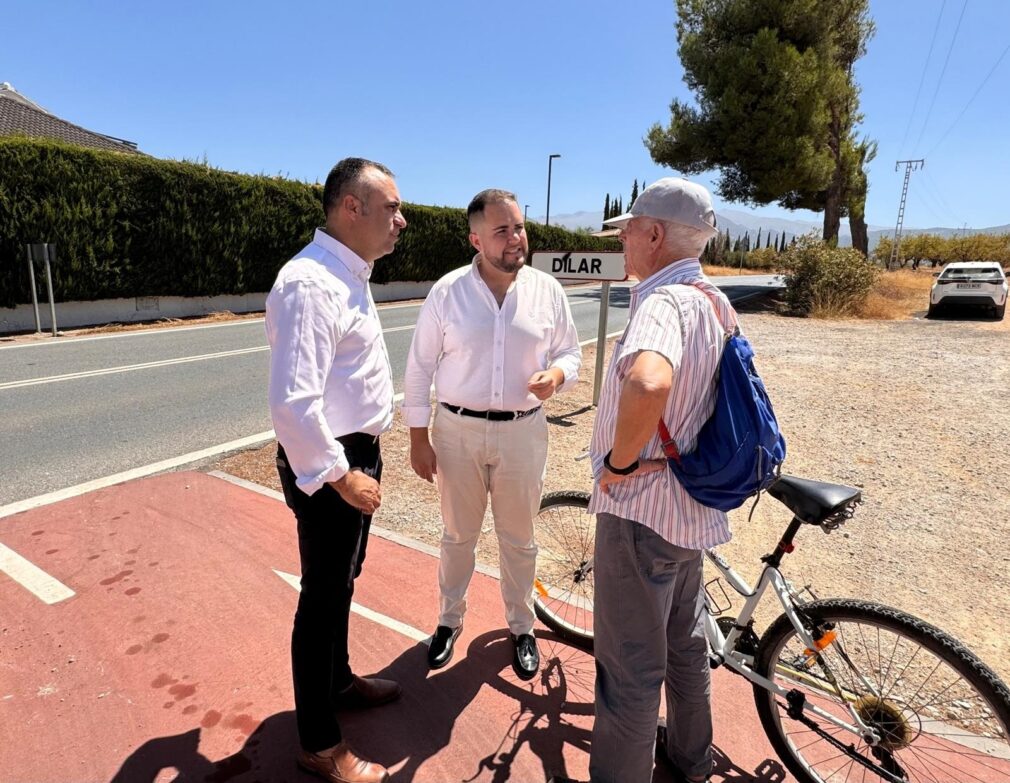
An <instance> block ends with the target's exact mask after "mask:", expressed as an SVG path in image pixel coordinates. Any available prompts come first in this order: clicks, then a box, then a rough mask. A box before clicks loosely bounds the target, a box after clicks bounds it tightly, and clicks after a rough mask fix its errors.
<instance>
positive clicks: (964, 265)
mask: <svg viewBox="0 0 1010 783" xmlns="http://www.w3.org/2000/svg"><path fill="white" fill-rule="evenodd" d="M1006 300H1007V282H1006V274H1005V273H1004V272H1003V268H1002V267H1001V266H1000V265H999V264H998V263H996V262H995V261H955V262H954V263H951V264H947V266H945V267H944V268H943V271H942V272H940V274H939V275H937V278H936V282H934V283H933V290H931V291H930V292H929V311H928V312H927V313H926V317H927V318H932V317H933V316H935V315H936V314H937V312H938V311H939V310H940V308H941V306H946V305H978V306H982V307H988V308H989V309H991V310H992V312H993V315H995V316H996V318H997V319H998V320H1002V318H1003V313H1004V312H1006Z"/></svg>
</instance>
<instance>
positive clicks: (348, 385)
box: [266, 158, 407, 783]
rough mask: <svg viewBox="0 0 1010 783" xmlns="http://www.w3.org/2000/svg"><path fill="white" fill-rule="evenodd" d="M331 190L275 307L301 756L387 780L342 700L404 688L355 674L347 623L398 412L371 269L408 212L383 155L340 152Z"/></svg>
mask: <svg viewBox="0 0 1010 783" xmlns="http://www.w3.org/2000/svg"><path fill="white" fill-rule="evenodd" d="M323 193H324V209H325V213H326V223H325V225H324V226H323V227H321V228H318V229H316V233H315V236H314V237H313V240H312V242H311V243H309V244H308V245H307V246H306V247H305V248H303V249H302V251H301V252H299V253H298V255H296V256H295V257H294V258H293V259H291V260H290V261H288V263H286V264H285V265H284V267H283V268H282V269H281V270H280V272H279V273H278V275H277V281H276V282H275V283H274V286H273V288H272V289H271V291H270V294H269V296H268V297H267V307H266V331H267V338H268V340H269V342H270V388H269V402H270V414H271V416H272V418H273V423H274V430H275V432H276V433H277V468H278V472H279V473H280V479H281V485H282V486H283V488H284V497H285V500H286V501H287V504H288V506H289V507H290V508H291V510H292V511H293V512H294V514H295V518H296V519H297V521H298V550H299V555H300V557H301V572H302V579H301V593H300V595H299V599H298V609H297V611H296V613H295V621H294V629H293V631H292V634H291V668H292V673H293V677H294V691H295V713H296V720H297V724H298V737H299V740H300V743H301V750H300V752H299V753H298V756H297V761H298V763H299V765H300V766H302V767H304V768H305V769H307V770H308V771H310V772H313V773H315V774H317V775H319V776H320V777H323V778H325V779H326V780H329V781H331V782H332V783H381V782H382V781H386V780H388V779H389V775H388V773H387V771H386V770H385V769H384V768H383V767H381V766H379V765H378V764H373V763H370V762H367V761H364V760H363V759H360V758H358V757H357V756H356V755H355V754H354V752H353V751H352V750H351V749H350V747H349V746H348V744H347V743H346V742H345V741H344V740H343V737H342V735H341V731H340V726H339V725H338V723H337V719H336V717H335V715H334V711H335V710H337V709H353V708H362V707H371V706H376V705H379V704H384V703H386V702H389V701H392V700H393V699H396V698H397V697H398V696H399V695H400V686H399V685H398V684H397V683H395V682H392V681H390V680H380V679H374V678H373V679H365V678H363V677H358V676H357V675H355V674H353V673H352V671H351V667H350V662H349V660H348V653H347V627H348V618H349V615H350V609H351V596H352V595H353V593H354V579H355V578H356V577H357V576H358V575H359V574H360V573H361V566H362V563H363V562H364V559H365V549H366V545H367V542H368V530H369V526H370V524H371V520H372V514H373V513H374V512H375V510H376V509H377V508H378V507H379V504H380V502H381V500H382V495H381V492H380V490H379V480H380V478H381V475H382V458H381V457H380V454H379V435H380V433H382V432H385V431H386V430H387V429H389V426H390V424H391V423H392V419H393V381H392V375H391V371H390V367H389V358H388V356H387V354H386V345H385V342H384V340H383V336H382V326H381V325H380V323H379V317H378V314H377V312H376V308H375V301H374V300H373V299H372V294H371V291H370V289H369V287H368V278H369V276H370V275H371V272H372V265H373V264H374V262H375V261H376V260H378V259H379V258H381V257H383V256H385V255H388V254H389V253H391V252H392V251H393V247H394V245H395V244H396V241H397V238H398V237H399V234H400V232H401V231H402V230H403V229H404V228H405V227H406V225H407V221H406V220H404V219H403V215H402V214H401V213H400V193H399V191H398V190H397V187H396V183H395V182H394V181H393V176H392V173H391V172H390V171H389V169H387V168H386V167H385V166H382V165H380V164H378V163H373V162H372V161H368V160H364V159H362V158H348V159H346V160H342V161H340V163H338V164H337V165H336V166H334V167H333V170H332V171H331V172H330V175H329V176H328V177H327V178H326V186H325V188H324V190H323Z"/></svg>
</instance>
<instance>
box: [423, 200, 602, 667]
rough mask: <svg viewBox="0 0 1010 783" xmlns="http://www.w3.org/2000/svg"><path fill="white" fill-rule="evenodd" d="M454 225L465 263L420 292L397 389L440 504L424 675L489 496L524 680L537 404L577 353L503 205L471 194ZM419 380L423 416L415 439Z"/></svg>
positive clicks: (574, 368) (457, 618)
mask: <svg viewBox="0 0 1010 783" xmlns="http://www.w3.org/2000/svg"><path fill="white" fill-rule="evenodd" d="M467 219H468V221H469V224H470V243H471V244H472V245H473V246H474V248H475V249H476V250H477V255H476V256H474V259H473V263H472V264H470V265H469V266H466V267H462V268H460V269H457V270H455V271H453V272H450V273H449V274H447V275H445V276H444V277H443V278H442V279H441V280H439V281H438V282H437V283H435V285H434V287H433V288H432V289H431V292H430V293H429V294H428V298H427V299H426V300H425V303H424V306H423V307H422V308H421V313H420V315H419V316H418V321H417V329H416V330H415V332H414V338H413V341H412V343H411V346H410V353H409V354H408V356H407V373H406V381H405V385H404V402H403V415H404V419H405V421H406V424H407V426H408V427H410V464H411V467H412V468H413V469H414V472H415V473H417V475H418V476H420V477H421V478H423V479H425V480H427V481H432V480H433V479H434V478H437V479H438V488H439V494H440V498H441V506H442V522H443V530H442V544H441V558H440V562H439V572H438V582H439V589H440V592H441V601H440V615H439V619H438V626H437V628H436V629H435V633H434V635H433V636H432V640H431V642H430V644H429V647H428V665H429V666H430V667H431V668H432V669H439V668H441V667H443V666H445V665H446V664H448V663H449V661H450V660H451V658H452V653H453V645H454V643H455V641H456V638H457V637H458V636H459V633H460V630H461V629H462V627H463V615H464V614H465V612H466V591H467V587H468V586H469V584H470V578H471V577H472V576H473V570H474V565H475V556H474V553H475V549H476V546H477V538H478V536H479V534H480V529H481V524H482V523H483V520H484V512H485V510H486V508H487V501H488V496H490V498H491V510H492V513H493V515H494V525H495V533H496V535H497V537H498V551H499V554H500V561H501V574H502V576H501V594H502V601H503V602H504V604H505V614H506V618H507V620H508V626H509V631H510V633H511V638H512V643H513V653H514V654H513V658H512V667H513V669H514V670H515V672H516V674H517V675H518V676H519V677H520V678H522V679H524V680H528V679H531V678H533V677H534V676H535V675H536V673H537V670H538V669H539V666H540V655H539V652H538V650H537V645H536V639H535V638H534V636H533V617H534V616H533V578H534V571H535V568H536V556H537V548H536V544H535V543H534V540H533V517H534V516H535V515H536V513H537V510H538V509H539V506H540V493H541V490H542V489H543V481H544V472H545V470H546V464H547V421H546V418H545V415H544V412H543V409H542V407H541V403H542V401H543V400H546V399H548V398H549V397H550V396H551V395H553V394H554V393H555V392H556V391H559V390H561V389H565V388H568V387H570V386H574V385H575V383H576V381H577V380H578V373H579V366H580V364H581V362H582V355H581V350H580V349H579V340H578V335H577V334H576V331H575V325H574V323H573V322H572V314H571V310H570V308H569V306H568V299H567V297H566V296H565V293H564V290H563V289H562V288H561V285H560V284H559V283H558V282H557V281H556V280H555V279H554V278H552V277H551V276H549V275H546V274H544V273H543V272H539V271H537V270H535V269H533V268H532V267H529V266H526V254H527V252H528V249H529V246H528V243H527V240H526V228H525V225H524V221H523V213H522V211H521V210H520V209H519V204H518V202H517V200H516V197H515V195H514V194H512V193H509V192H507V191H504V190H485V191H482V192H480V193H478V194H477V195H476V196H475V197H474V199H473V201H471V202H470V206H469V207H468V208H467ZM433 379H434V383H435V398H436V401H437V404H436V407H435V419H434V424H433V426H432V431H431V440H429V437H428V423H429V421H430V419H431V403H430V396H429V393H430V389H431V385H432V380H433Z"/></svg>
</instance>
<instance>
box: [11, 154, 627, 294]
mask: <svg viewBox="0 0 1010 783" xmlns="http://www.w3.org/2000/svg"><path fill="white" fill-rule="evenodd" d="M321 195H322V188H321V187H320V186H319V185H309V184H306V183H302V182H293V181H290V180H285V179H282V178H280V177H266V176H253V175H247V174H233V173H229V172H225V171H219V170H217V169H213V168H210V167H208V166H204V165H200V164H196V163H180V162H176V161H167V160H159V159H156V158H150V157H145V156H142V155H124V154H119V153H114V152H102V151H99V150H89V149H84V148H80V147H74V146H69V145H65V144H61V143H57V142H50V141H39V140H36V139H20V138H11V137H7V138H3V139H0V306H2V307H13V306H14V305H15V304H19V303H27V302H30V301H31V292H30V290H29V283H28V270H27V268H26V267H27V263H26V260H25V250H24V246H25V244H27V243H29V242H49V243H52V244H55V245H56V246H57V261H56V263H55V265H54V269H53V283H54V294H55V297H56V300H57V301H71V300H93V299H108V298H114V297H134V296H214V295H218V294H242V293H250V292H262V291H267V290H269V288H270V286H271V284H272V283H273V280H274V277H275V276H276V274H277V270H278V269H279V268H280V266H281V265H282V264H283V263H284V262H285V261H286V260H287V259H288V258H290V257H291V256H292V255H293V254H294V253H296V252H297V251H298V250H299V249H300V248H301V247H302V246H304V245H305V244H306V242H308V240H309V239H310V238H311V236H312V230H313V229H314V228H315V227H316V226H317V225H319V224H321V223H322V220H323V214H322V207H321V201H322V199H321ZM403 213H404V217H405V218H406V219H407V222H408V229H407V231H405V232H404V234H403V235H401V238H400V241H399V243H398V244H397V248H396V251H395V252H394V253H393V254H392V255H391V256H389V257H388V258H386V259H384V260H383V261H381V262H380V263H379V264H377V265H376V270H375V275H374V277H373V279H374V280H375V281H376V282H380V283H381V282H388V281H390V280H412V281H418V280H434V279H436V278H438V277H439V276H441V275H442V274H444V273H445V272H447V271H449V270H450V269H453V268H455V267H457V266H460V265H462V264H465V263H468V262H469V260H470V258H471V257H472V254H473V251H472V249H471V248H470V245H469V243H468V241H467V229H466V218H465V214H464V211H463V210H461V209H453V208H449V207H426V206H419V205H414V204H405V205H404V208H403ZM528 231H529V235H530V249H531V251H532V250H537V249H544V250H571V249H584V250H593V249H601V250H602V249H617V248H618V246H617V244H616V243H615V242H613V241H612V240H601V239H597V238H592V237H587V236H584V235H580V234H575V233H573V232H569V231H565V230H564V229H559V228H555V227H544V226H540V225H538V224H530V225H529V227H528Z"/></svg>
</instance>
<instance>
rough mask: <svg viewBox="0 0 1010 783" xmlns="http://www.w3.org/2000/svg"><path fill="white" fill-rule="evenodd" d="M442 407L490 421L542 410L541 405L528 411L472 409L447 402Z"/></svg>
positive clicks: (526, 414)
mask: <svg viewBox="0 0 1010 783" xmlns="http://www.w3.org/2000/svg"><path fill="white" fill-rule="evenodd" d="M442 407H443V408H445V409H446V410H447V411H449V412H450V413H458V414H459V415H460V416H473V417H474V418H475V419H487V420H488V421H514V420H515V419H523V418H526V417H527V416H532V415H533V414H534V413H536V412H537V411H538V410H540V406H539V405H538V406H537V407H535V408H530V409H529V410H528V411H472V410H470V409H469V408H461V407H460V406H459V405H450V404H449V403H447V402H443V403H442Z"/></svg>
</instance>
